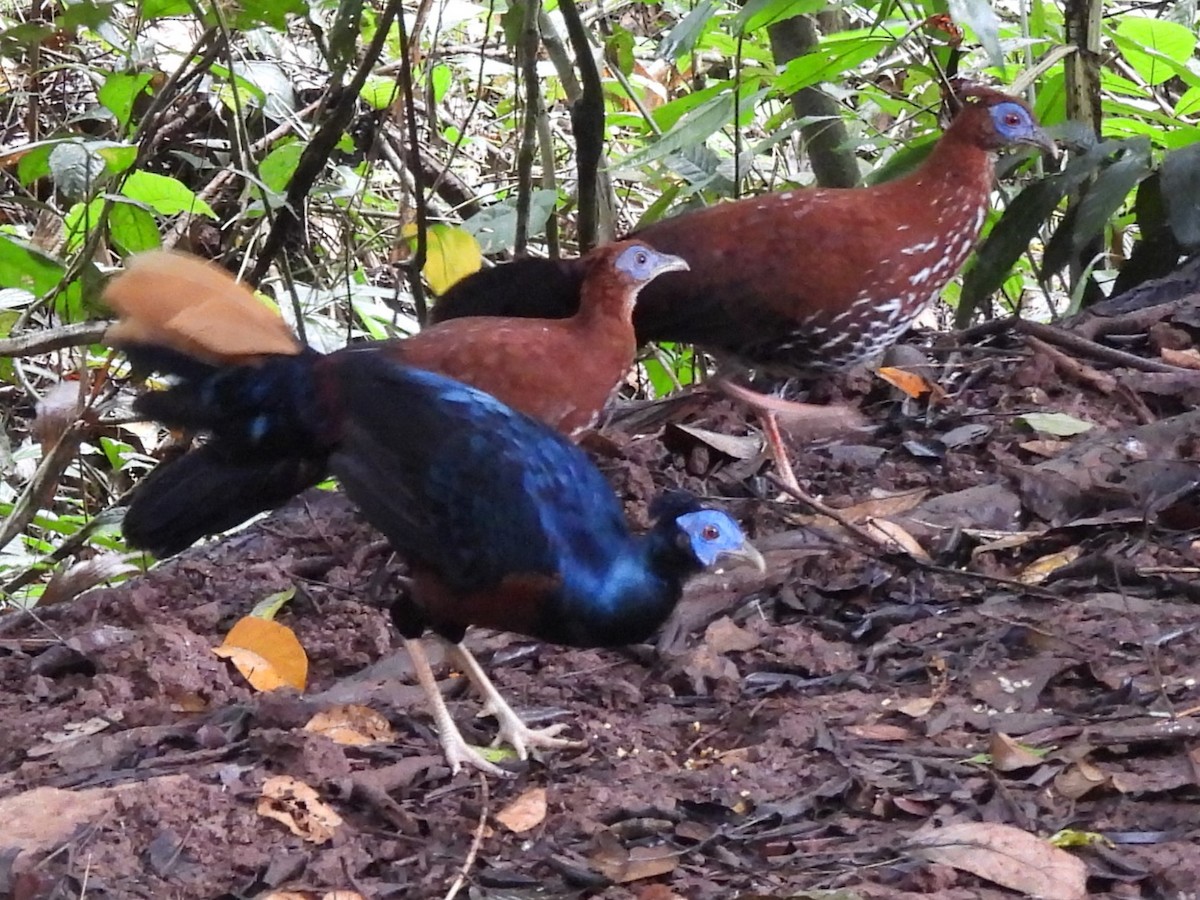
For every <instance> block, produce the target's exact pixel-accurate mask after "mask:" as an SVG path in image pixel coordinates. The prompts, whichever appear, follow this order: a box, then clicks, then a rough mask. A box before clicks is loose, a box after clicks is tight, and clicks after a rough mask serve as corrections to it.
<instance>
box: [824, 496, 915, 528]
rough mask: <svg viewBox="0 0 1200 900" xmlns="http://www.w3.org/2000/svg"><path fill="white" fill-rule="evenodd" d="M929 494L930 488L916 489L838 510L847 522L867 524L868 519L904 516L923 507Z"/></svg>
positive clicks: (864, 501) (874, 498)
mask: <svg viewBox="0 0 1200 900" xmlns="http://www.w3.org/2000/svg"><path fill="white" fill-rule="evenodd" d="M928 494H929V489H928V488H914V489H912V490H910V491H900V492H899V493H895V494H884V495H883V496H881V497H872V498H871V499H869V500H863V501H862V502H861V503H855V504H853V505H852V506H845V507H842V508H841V509H839V510H838V515H839V516H841V517H842V518H843V519H845V520H846V521H847V522H855V523H859V522H865V521H867V520H868V519H880V518H888V517H889V516H902V515H904V514H905V513H906V512H911V511H912V510H914V509H916V508H917V507H918V506H920V505H921V501H922V500H924V499H925V497H926V496H927V495H928Z"/></svg>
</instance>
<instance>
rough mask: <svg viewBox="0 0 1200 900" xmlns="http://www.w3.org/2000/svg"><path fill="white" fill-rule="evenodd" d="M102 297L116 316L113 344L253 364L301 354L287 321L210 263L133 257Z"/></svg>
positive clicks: (156, 255)
mask: <svg viewBox="0 0 1200 900" xmlns="http://www.w3.org/2000/svg"><path fill="white" fill-rule="evenodd" d="M104 301H105V302H106V303H107V304H108V305H109V306H110V307H111V308H112V310H113V311H114V312H115V313H116V314H117V315H118V317H119V318H120V321H119V322H117V323H116V324H115V325H113V326H112V327H111V328H109V329H108V332H107V333H106V334H105V338H104V339H105V343H108V344H111V345H113V346H131V345H134V346H137V345H155V346H165V347H168V348H170V349H172V350H175V351H178V352H179V353H182V354H184V355H186V356H189V357H191V358H193V359H197V360H201V361H203V362H207V363H213V364H218V363H219V364H230V365H240V364H245V363H253V362H256V361H258V360H259V359H260V358H261V357H263V356H268V355H276V354H279V355H289V356H292V355H295V354H297V353H299V352H300V350H301V346H300V342H299V341H297V340H296V337H295V335H293V334H292V331H291V329H290V328H288V326H287V323H286V322H284V321H283V319H282V318H281V317H280V316H279V314H278V313H276V312H275V311H274V310H272V309H271V308H270V307H268V306H267V305H266V304H264V303H263V302H262V301H260V300H259V299H258V298H257V297H256V296H254V292H253V291H251V290H250V288H248V287H247V286H246V285H244V284H240V283H239V282H237V281H235V280H234V278H233V276H232V275H230V274H229V273H228V272H226V271H225V270H224V269H222V268H221V267H220V266H218V265H216V264H215V263H211V262H208V261H207V260H203V259H200V258H199V257H195V256H190V255H188V254H186V253H176V252H172V251H169V250H156V251H153V252H150V253H143V254H140V255H138V256H135V257H133V258H132V259H131V260H130V261H129V264H128V266H127V267H126V269H125V271H124V272H122V273H120V274H119V275H117V276H116V277H114V278H113V279H112V281H110V282H109V283H108V286H107V287H106V288H105V290H104Z"/></svg>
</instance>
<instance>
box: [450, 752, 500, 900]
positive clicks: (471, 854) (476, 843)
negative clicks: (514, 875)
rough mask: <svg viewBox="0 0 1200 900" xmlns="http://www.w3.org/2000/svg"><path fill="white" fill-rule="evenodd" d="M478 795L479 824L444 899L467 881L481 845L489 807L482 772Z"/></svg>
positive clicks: (485, 780) (451, 899)
mask: <svg viewBox="0 0 1200 900" xmlns="http://www.w3.org/2000/svg"><path fill="white" fill-rule="evenodd" d="M479 795H480V796H479V801H480V804H481V807H480V810H479V824H478V825H476V826H475V837H474V838H473V839H472V840H471V849H470V850H468V851H467V858H466V859H464V860H463V864H462V871H460V872H459V873H458V877H457V878H455V879H454V884H452V885H450V890H448V891H446V897H445V900H454V898H455V897H456V896H457V895H458V892H459V891H461V890H462V887H463V885H464V884H466V883H467V873H468V872H470V871H471V867H472V866H473V865H475V857H477V856H478V855H479V848H480V847H481V846H483V832H484V830H485V829H486V828H487V817H488V811H489V809H488V783H487V776H486V775H482V774H481V775H480V776H479Z"/></svg>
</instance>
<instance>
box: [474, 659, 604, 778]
mask: <svg viewBox="0 0 1200 900" xmlns="http://www.w3.org/2000/svg"><path fill="white" fill-rule="evenodd" d="M450 649H451V651H452V652H453V653H454V655H455V656H456V657H457V659H458V663H459V665H461V666H462V670H463V672H465V673H466V675H467V677H468V678H470V679H471V683H472V684H474V685H475V687H476V688H478V689H479V693H481V694H483V697H484V700H485V701H486V704H485V705H484V708H483V711H482V712H481V713H480V715H481V716H495V718H496V721H497V723H499V726H500V728H499V731H498V732H497V733H496V740H495V741H493V742H492V746H493V747H494V746H496V745H497V744H499V743H501V742H504V743H506V744H508V745H509V746H510V747H512V748H513V749H514V750H515V751H517V756H519V757H520V758H521V759H527V758H528V756H529V748H530V747H543V748H546V749H558V748H562V747H581V746H583V745H582V743H580V742H579V741H569V740H567V739H565V738H560V737H555V735H556V734H558V733H559V732H560V731H562V730H563V729H564V728H566V727H567V726H566V725H564V724H562V723H559V724H557V725H551V726H549V727H548V728H530V727H529V726H528V725H526V724H525V723H524V722H523V721H521V717H520V716H518V715H517V714H516V713H515V712H514V711H513V708H512V707H511V706H509V705H508V701H507V700H505V699H504V697H502V696H501V695H500V691H499V690H498V689H497V688H496V685H494V684H493V683H492V679H490V678H489V677H488V675H487V673H486V672H485V671H483V666H481V665H479V660H477V659H476V658H475V656H474V654H472V653H471V651H470V650H468V649H467V648H466V647H464V646H463V645H462V644H451V645H450Z"/></svg>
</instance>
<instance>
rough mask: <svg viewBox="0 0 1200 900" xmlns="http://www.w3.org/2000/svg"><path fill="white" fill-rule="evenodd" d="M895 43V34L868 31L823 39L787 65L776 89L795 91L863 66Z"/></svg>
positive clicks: (788, 92) (788, 91)
mask: <svg viewBox="0 0 1200 900" xmlns="http://www.w3.org/2000/svg"><path fill="white" fill-rule="evenodd" d="M894 43H895V41H894V40H893V39H891V38H887V37H879V36H877V35H872V34H865V33H856V34H852V35H851V36H850V37H835V38H829V39H826V40H822V41H821V43H820V45H819V46H817V47H815V48H814V49H812V50H810V51H809V52H808V53H805V54H804V55H803V56H798V57H796V58H795V59H793V60H792V61H791V62H790V63H788V64H787V65H786V66H785V67H784V69H783V73H782V74H781V75H780V76H779V78H778V79H777V80H776V82H775V89H776V90H777V91H779V92H780V93H782V94H794V93H795V92H796V91H798V90H800V89H801V88H806V87H811V86H812V85H814V84H817V83H818V82H821V81H832V80H834V78H835V76H837V75H840V74H842V73H843V72H845V71H846V70H848V69H853V68H856V67H857V66H860V65H861V64H862V63H864V62H866V61H867V60H868V59H872V58H873V57H875V56H877V55H878V54H879V53H881V52H882V51H883V50H884V49H886V48H887V47H890V46H891V45H892V44H894Z"/></svg>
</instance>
